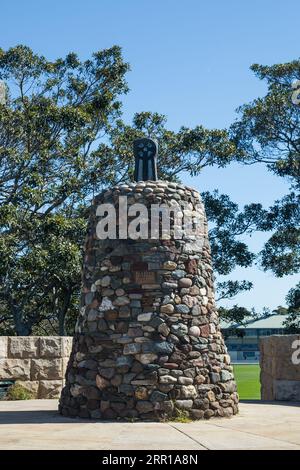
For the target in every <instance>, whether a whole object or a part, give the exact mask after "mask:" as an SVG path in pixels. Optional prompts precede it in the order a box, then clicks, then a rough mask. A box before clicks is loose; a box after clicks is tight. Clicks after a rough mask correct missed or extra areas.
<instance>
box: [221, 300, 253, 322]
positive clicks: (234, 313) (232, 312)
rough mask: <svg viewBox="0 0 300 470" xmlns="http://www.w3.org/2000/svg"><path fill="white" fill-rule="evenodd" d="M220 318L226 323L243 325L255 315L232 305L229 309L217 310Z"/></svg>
mask: <svg viewBox="0 0 300 470" xmlns="http://www.w3.org/2000/svg"><path fill="white" fill-rule="evenodd" d="M219 315H220V318H221V319H222V320H224V321H226V322H228V323H237V324H243V323H244V322H245V321H248V320H250V319H253V318H254V317H255V316H256V314H255V311H253V310H248V309H247V308H245V307H239V306H238V305H234V306H233V307H231V308H224V307H220V308H219Z"/></svg>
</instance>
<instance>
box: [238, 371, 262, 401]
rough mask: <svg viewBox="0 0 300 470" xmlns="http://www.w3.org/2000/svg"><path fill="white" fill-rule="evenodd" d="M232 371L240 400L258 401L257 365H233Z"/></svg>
mask: <svg viewBox="0 0 300 470" xmlns="http://www.w3.org/2000/svg"><path fill="white" fill-rule="evenodd" d="M233 369H234V376H235V380H236V383H237V388H238V393H239V396H240V398H241V399H244V400H260V381H259V373H260V367H259V364H235V365H234V366H233Z"/></svg>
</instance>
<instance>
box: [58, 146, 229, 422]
mask: <svg viewBox="0 0 300 470" xmlns="http://www.w3.org/2000/svg"><path fill="white" fill-rule="evenodd" d="M134 153H135V158H136V167H135V180H136V182H134V183H131V184H121V185H118V186H115V187H112V188H110V189H108V190H106V191H104V192H102V193H101V194H100V195H98V196H97V197H96V198H95V199H94V201H93V205H92V208H91V216H90V221H89V228H88V235H87V239H86V244H85V256H84V266H83V287H82V306H81V309H80V313H79V318H78V321H77V325H76V333H75V336H74V342H73V350H72V353H71V357H70V360H69V364H68V367H67V372H66V385H65V387H64V388H63V390H62V394H61V398H60V404H59V410H60V413H61V414H63V415H64V416H71V417H76V416H78V417H82V418H93V419H101V420H102V419H103V420H105V419H116V418H131V419H132V418H137V419H146V420H153V419H154V420H159V419H161V420H163V419H168V418H172V417H176V416H177V417H178V416H182V415H185V416H187V417H190V418H192V419H201V418H206V419H208V418H211V417H212V416H219V417H221V416H226V417H229V416H231V415H233V414H236V413H237V411H238V395H237V393H236V384H235V381H234V377H233V373H232V366H231V365H230V358H229V356H228V354H227V350H226V347H225V344H224V341H223V338H222V335H221V332H220V327H219V318H218V314H217V311H216V306H215V302H214V290H213V272H212V265H211V258H210V248H209V243H208V236H207V222H206V217H205V212H204V208H203V205H202V203H201V200H200V196H199V193H198V192H197V191H195V190H194V189H192V188H189V187H186V186H183V185H180V184H177V183H173V182H168V181H159V180H157V176H156V154H157V144H156V142H154V141H153V140H152V139H138V140H137V141H135V143H134ZM124 201H126V205H127V208H126V206H125V205H124V204H125V203H124ZM137 203H138V207H140V206H141V205H143V206H145V207H146V208H147V211H148V214H149V213H150V210H151V207H153V205H165V206H166V205H167V206H170V205H172V207H177V208H178V209H179V214H180V213H182V212H183V211H186V213H188V215H190V216H191V217H192V220H194V219H197V220H198V222H199V221H200V232H198V234H197V236H195V235H188V234H187V233H186V230H185V228H186V227H184V228H183V230H182V236H181V237H178V238H175V236H174V233H175V228H176V226H175V221H174V220H173V219H172V218H171V224H170V226H171V227H172V228H171V230H170V236H167V235H166V233H165V232H164V230H163V227H162V222H161V219H159V220H160V222H159V227H160V230H159V236H157V237H153V236H151V235H153V233H150V234H148V236H146V237H143V238H138V237H133V238H128V236H126V235H127V234H126V231H127V228H129V227H130V224H131V223H132V220H134V219H133V216H132V213H131V209H133V206H134V204H137ZM99 207H100V208H101V207H102V208H104V209H105V210H108V207H112V208H113V209H114V210H115V212H116V217H114V216H113V214H109V215H108V218H107V220H108V222H111V223H112V227H113V223H114V222H115V221H116V233H115V235H116V237H115V238H114V237H112V238H106V239H104V237H99V230H98V229H97V227H99V226H98V225H97V224H98V223H99V220H100V217H99V214H100V215H104V212H105V210H104V209H101V210H99ZM126 209H128V211H127V210H126ZM108 212H109V210H108ZM127 212H128V220H126V217H127ZM132 212H135V211H132ZM106 213H107V212H106ZM144 219H145V217H144ZM124 221H125V222H124ZM139 222H140V226H142V225H143V224H144V228H145V227H146V228H148V227H149V226H150V225H149V221H148V219H147V220H146V221H145V220H142V219H140V220H139ZM151 222H152V221H151ZM156 222H157V219H156ZM152 223H153V222H152ZM172 223H173V225H172ZM112 232H114V230H112ZM124 232H125V233H124Z"/></svg>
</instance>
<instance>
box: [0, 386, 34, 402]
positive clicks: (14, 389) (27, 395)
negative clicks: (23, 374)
mask: <svg viewBox="0 0 300 470" xmlns="http://www.w3.org/2000/svg"><path fill="white" fill-rule="evenodd" d="M34 398H35V397H34V395H33V393H32V392H30V390H27V389H26V388H25V387H23V386H22V385H21V384H18V383H17V384H14V385H12V386H11V387H9V389H8V391H7V399H8V400H32V399H34Z"/></svg>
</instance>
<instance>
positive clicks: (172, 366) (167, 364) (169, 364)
mask: <svg viewBox="0 0 300 470" xmlns="http://www.w3.org/2000/svg"><path fill="white" fill-rule="evenodd" d="M164 367H165V368H166V369H177V368H178V364H175V362H165V363H164Z"/></svg>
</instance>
